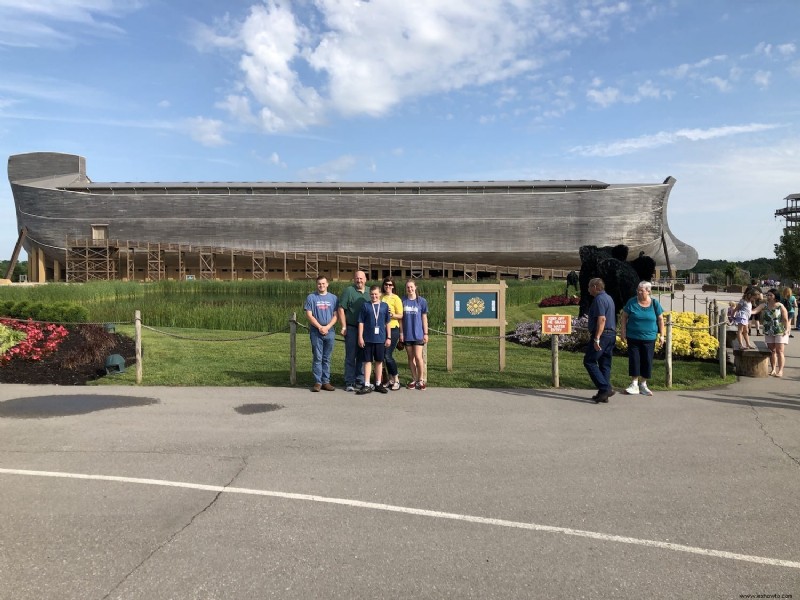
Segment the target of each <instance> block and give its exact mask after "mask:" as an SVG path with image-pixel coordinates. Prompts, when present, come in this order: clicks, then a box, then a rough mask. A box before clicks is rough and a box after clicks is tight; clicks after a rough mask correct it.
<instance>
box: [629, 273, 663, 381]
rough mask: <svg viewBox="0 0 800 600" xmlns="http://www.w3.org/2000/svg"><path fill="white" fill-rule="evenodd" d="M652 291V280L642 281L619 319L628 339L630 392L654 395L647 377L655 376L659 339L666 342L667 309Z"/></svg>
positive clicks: (661, 342) (660, 341)
mask: <svg viewBox="0 0 800 600" xmlns="http://www.w3.org/2000/svg"><path fill="white" fill-rule="evenodd" d="M651 291H652V285H651V284H650V282H649V281H640V282H639V285H638V286H637V288H636V297H635V298H631V299H630V300H628V302H627V303H626V304H625V307H624V308H623V309H622V315H621V317H620V321H619V336H620V337H621V338H624V339H625V340H626V341H627V342H628V375H630V376H631V384H630V385H629V386H628V388H627V389H626V390H625V392H626V393H628V394H643V395H645V396H652V395H653V392H651V391H650V388H648V387H647V380H648V379H650V378H651V377H652V376H653V355H654V354H655V349H656V340H658V342H659V343H660V344H663V343H664V317H663V314H664V309H663V308H661V304H659V302H658V300H656V299H654V298H653V297H651V295H650V293H651Z"/></svg>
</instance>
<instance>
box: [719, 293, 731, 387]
mask: <svg viewBox="0 0 800 600" xmlns="http://www.w3.org/2000/svg"><path fill="white" fill-rule="evenodd" d="M727 313H728V311H727V310H725V309H724V308H722V309H720V311H719V313H717V318H718V319H719V323H718V324H717V339H718V340H719V353H718V356H719V375H720V377H722V378H723V379H725V377H726V376H727V366H728V349H727V348H726V345H725V342H726V340H725V337H726V335H725V330H726V328H727V325H728V316H727Z"/></svg>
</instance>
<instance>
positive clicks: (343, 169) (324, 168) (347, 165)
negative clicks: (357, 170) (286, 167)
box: [299, 154, 358, 181]
mask: <svg viewBox="0 0 800 600" xmlns="http://www.w3.org/2000/svg"><path fill="white" fill-rule="evenodd" d="M357 164H358V160H357V159H356V157H355V156H352V155H349V154H346V155H344V156H340V157H338V158H336V159H334V160H332V161H330V162H327V163H324V164H321V165H318V166H316V167H308V168H307V169H303V170H301V171H300V173H299V175H300V177H301V178H303V179H304V180H305V181H343V180H345V179H347V177H346V173H349V172H350V171H352V170H353V168H354V167H355V166H356V165H357Z"/></svg>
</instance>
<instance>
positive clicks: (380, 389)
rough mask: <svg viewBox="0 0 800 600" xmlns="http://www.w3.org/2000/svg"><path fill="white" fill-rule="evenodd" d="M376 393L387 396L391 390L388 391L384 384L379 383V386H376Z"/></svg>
mask: <svg viewBox="0 0 800 600" xmlns="http://www.w3.org/2000/svg"><path fill="white" fill-rule="evenodd" d="M375 391H376V392H378V393H380V394H387V393H389V390H388V389H386V388H385V387H384V386H383V384H382V383H378V384H376V385H375Z"/></svg>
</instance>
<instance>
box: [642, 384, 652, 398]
mask: <svg viewBox="0 0 800 600" xmlns="http://www.w3.org/2000/svg"><path fill="white" fill-rule="evenodd" d="M639 393H640V394H641V395H642V396H652V395H653V392H651V391H650V388H649V387H647V383H640V384H639Z"/></svg>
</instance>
